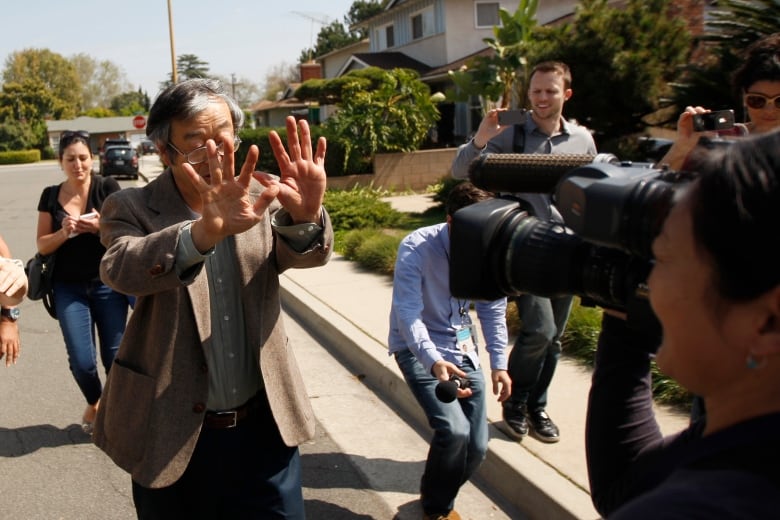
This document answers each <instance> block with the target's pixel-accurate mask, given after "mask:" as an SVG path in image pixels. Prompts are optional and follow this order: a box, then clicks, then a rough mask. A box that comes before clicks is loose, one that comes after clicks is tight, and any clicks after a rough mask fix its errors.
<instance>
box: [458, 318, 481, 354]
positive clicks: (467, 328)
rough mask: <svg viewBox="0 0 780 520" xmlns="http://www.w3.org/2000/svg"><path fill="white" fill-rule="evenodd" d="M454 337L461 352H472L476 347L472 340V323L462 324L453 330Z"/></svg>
mask: <svg viewBox="0 0 780 520" xmlns="http://www.w3.org/2000/svg"><path fill="white" fill-rule="evenodd" d="M455 338H456V339H457V342H458V350H460V351H461V352H463V353H466V352H472V351H473V350H475V349H476V347H477V346H476V344H475V342H474V325H473V324H468V325H463V326H461V327H459V328H458V330H456V331H455Z"/></svg>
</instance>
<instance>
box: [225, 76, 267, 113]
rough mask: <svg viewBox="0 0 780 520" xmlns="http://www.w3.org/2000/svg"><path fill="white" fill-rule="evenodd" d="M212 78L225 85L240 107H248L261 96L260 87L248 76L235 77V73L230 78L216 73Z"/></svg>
mask: <svg viewBox="0 0 780 520" xmlns="http://www.w3.org/2000/svg"><path fill="white" fill-rule="evenodd" d="M214 78H215V79H218V80H219V81H220V82H221V83H222V84H223V85H224V86H225V89H226V90H227V91H228V92H230V93H231V95H232V96H233V98H234V99H235V100H236V101H237V102H238V105H239V106H240V107H249V106H251V105H252V104H253V103H256V102H257V101H258V100H260V98H261V94H260V87H258V86H257V84H256V83H253V82H252V80H251V79H249V78H245V77H240V78H236V77H235V75H233V76H231V77H230V78H226V77H225V76H219V75H217V76H214Z"/></svg>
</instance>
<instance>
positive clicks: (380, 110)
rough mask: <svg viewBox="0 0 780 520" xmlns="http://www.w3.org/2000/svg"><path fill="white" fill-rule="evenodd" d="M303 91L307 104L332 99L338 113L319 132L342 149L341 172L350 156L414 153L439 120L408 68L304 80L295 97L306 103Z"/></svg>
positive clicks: (416, 76)
mask: <svg viewBox="0 0 780 520" xmlns="http://www.w3.org/2000/svg"><path fill="white" fill-rule="evenodd" d="M310 82H314V83H310ZM312 86H316V88H311V87H312ZM307 92H308V94H307V95H310V96H312V97H311V98H310V99H314V100H319V99H330V100H336V103H337V106H338V111H337V112H336V114H335V115H333V116H331V117H330V118H328V120H327V121H326V122H325V127H326V129H327V131H328V133H329V134H330V135H333V136H338V139H339V141H341V142H342V144H343V146H344V148H345V158H344V165H345V169H347V165H348V164H349V161H350V158H351V157H358V158H363V159H366V160H368V159H370V158H371V157H373V156H374V154H376V153H383V152H409V151H412V150H416V149H417V148H419V146H420V144H421V143H422V141H423V140H424V139H425V137H426V135H427V134H428V131H429V130H430V129H431V127H432V126H433V125H434V124H435V123H436V121H437V120H438V118H439V112H438V110H437V109H436V105H435V104H434V103H433V101H431V93H430V89H429V88H428V85H426V84H425V83H423V82H422V81H420V79H419V74H417V73H416V72H415V71H412V70H408V69H393V70H383V69H379V68H377V67H368V68H365V69H361V70H356V71H352V72H350V73H348V74H346V75H344V76H342V77H341V78H336V79H333V80H309V81H307V82H305V83H304V84H303V85H301V88H300V89H298V91H296V93H295V95H296V97H298V98H299V99H306V98H305V97H303V94H304V93H307Z"/></svg>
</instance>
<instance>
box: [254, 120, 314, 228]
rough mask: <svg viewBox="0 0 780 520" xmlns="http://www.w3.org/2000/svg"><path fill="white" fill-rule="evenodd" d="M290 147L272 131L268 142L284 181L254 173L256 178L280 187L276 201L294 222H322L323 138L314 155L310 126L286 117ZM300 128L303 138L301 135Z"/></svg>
mask: <svg viewBox="0 0 780 520" xmlns="http://www.w3.org/2000/svg"><path fill="white" fill-rule="evenodd" d="M285 124H286V126H287V147H288V149H289V153H288V152H287V151H285V149H284V145H283V144H282V139H281V137H279V134H277V133H276V132H273V131H272V132H271V134H270V135H269V139H270V141H271V148H272V150H273V152H274V157H275V158H276V162H277V164H278V165H279V171H280V172H281V178H279V179H277V178H276V177H275V176H273V175H270V174H267V173H261V172H255V174H254V175H255V178H257V180H259V181H260V182H261V183H263V184H264V185H266V186H272V185H277V186H278V187H279V194H278V196H277V198H278V199H279V202H280V203H281V204H282V206H283V207H284V208H285V209H286V210H287V211H288V212H289V213H290V216H291V217H292V219H293V222H294V223H302V222H317V223H318V222H319V221H320V218H321V208H322V198H323V196H324V195H325V187H326V182H327V176H326V174H325V150H326V142H325V138H324V137H320V138H319V140H318V141H317V150H316V152H314V153H312V143H311V131H310V130H309V124H308V123H307V122H306V121H304V120H301V121H299V122H298V123H297V125H296V122H295V118H294V117H292V116H289V117H287V119H286V121H285ZM298 127H300V135H299V134H298Z"/></svg>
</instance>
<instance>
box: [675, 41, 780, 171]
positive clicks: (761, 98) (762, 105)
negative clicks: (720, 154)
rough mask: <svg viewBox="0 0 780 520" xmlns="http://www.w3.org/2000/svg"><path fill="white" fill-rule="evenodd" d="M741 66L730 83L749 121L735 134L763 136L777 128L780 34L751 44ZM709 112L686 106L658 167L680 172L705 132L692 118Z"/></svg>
mask: <svg viewBox="0 0 780 520" xmlns="http://www.w3.org/2000/svg"><path fill="white" fill-rule="evenodd" d="M743 57H744V59H743V61H742V65H741V66H740V67H739V68H738V69H737V70H736V71H735V73H734V76H733V77H732V81H733V84H734V89H735V91H737V92H739V94H740V96H741V101H742V103H743V104H744V106H745V110H746V111H747V117H748V122H747V123H746V124H744V125H737V127H736V128H737V129H739V130H742V131H741V132H737V133H738V134H747V133H749V134H753V135H755V134H764V133H766V132H769V131H771V130H774V129H775V128H780V33H774V34H770V35H769V36H765V37H764V38H761V39H760V40H758V41H756V42H754V43H753V44H752V45H750V46H749V47H748V48H747V49H746V50H745V53H744V54H743ZM706 112H709V110H707V109H705V108H702V107H687V108H686V109H685V111H684V112H683V113H682V114H680V118H679V119H678V120H677V139H676V140H675V142H674V144H673V145H672V147H671V148H670V149H669V151H668V152H667V154H666V155H665V156H664V158H663V159H661V161H659V162H660V163H661V164H668V165H669V166H670V167H671V168H673V169H676V170H679V169H682V168H683V167H684V165H685V163H686V158H687V157H688V155H689V154H690V153H691V151H692V150H693V149H694V148H695V147H696V146H697V145H698V144H699V139H700V138H701V137H702V136H703V135H707V133H706V132H696V131H694V129H693V116H694V115H696V114H703V113H706Z"/></svg>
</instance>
